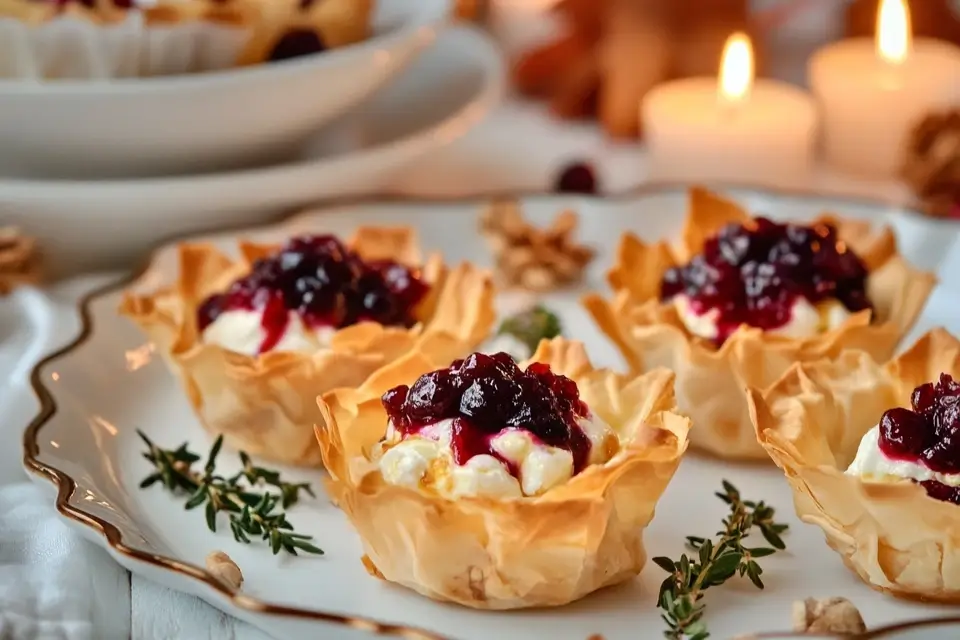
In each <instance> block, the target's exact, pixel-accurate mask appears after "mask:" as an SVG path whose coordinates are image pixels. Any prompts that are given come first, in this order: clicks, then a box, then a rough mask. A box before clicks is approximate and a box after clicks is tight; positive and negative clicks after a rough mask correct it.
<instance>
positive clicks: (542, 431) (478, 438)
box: [382, 353, 590, 475]
mask: <svg viewBox="0 0 960 640" xmlns="http://www.w3.org/2000/svg"><path fill="white" fill-rule="evenodd" d="M382 401H383V406H384V408H385V409H386V410H387V415H388V416H389V418H390V420H391V422H393V425H394V428H396V429H397V430H398V431H400V433H402V434H404V435H408V434H412V433H417V432H419V431H420V430H421V429H422V428H424V427H428V426H430V425H432V424H434V423H436V422H439V421H440V420H446V419H452V420H453V442H452V447H453V457H454V460H455V461H456V462H457V464H465V463H466V462H467V461H468V460H469V459H470V458H472V457H473V456H476V455H480V454H488V455H492V456H494V457H496V458H498V459H499V460H501V461H502V462H504V463H505V464H506V465H507V467H508V468H510V470H511V473H513V474H514V475H516V469H515V468H514V467H513V466H512V465H511V464H510V463H509V462H508V461H506V460H504V459H503V458H502V457H501V456H500V455H499V454H498V453H497V452H496V451H494V450H493V448H492V447H491V444H490V440H491V438H492V437H493V436H495V435H497V434H498V433H500V432H501V431H502V430H503V429H507V428H514V429H523V430H525V431H527V432H529V433H530V434H531V435H532V436H534V437H535V438H536V439H537V440H539V441H540V442H543V443H544V444H546V445H549V446H551V447H557V448H560V449H566V450H567V451H570V453H571V454H573V467H574V473H579V472H580V471H581V470H582V469H583V468H584V467H585V466H586V464H587V460H588V458H589V456H590V440H589V438H587V436H586V434H584V432H583V430H582V429H581V428H580V426H579V425H578V424H577V418H578V417H580V418H582V417H586V416H587V415H588V410H587V406H586V404H584V403H583V401H581V400H580V392H579V391H578V390H577V385H576V383H575V382H574V381H573V380H571V379H570V378H567V377H565V376H561V375H556V374H554V373H553V372H552V371H551V370H550V367H549V366H548V365H545V364H540V363H534V364H531V365H530V366H529V367H527V370H526V371H522V370H521V369H520V368H519V367H518V366H517V365H516V363H515V362H514V361H513V358H511V357H510V356H509V355H507V354H506V353H498V354H496V355H492V356H491V355H485V354H482V353H474V354H472V355H470V356H469V357H468V358H467V359H466V360H457V361H455V362H454V363H453V364H452V365H451V366H450V367H449V368H448V369H440V370H438V371H433V372H430V373H427V374H424V375H422V376H420V378H418V379H417V381H416V382H414V383H413V386H410V387H407V386H406V385H402V386H399V387H396V388H394V389H391V390H390V391H387V392H386V393H385V394H383V399H382Z"/></svg>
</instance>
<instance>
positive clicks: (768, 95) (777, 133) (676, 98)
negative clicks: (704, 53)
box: [641, 34, 817, 187]
mask: <svg viewBox="0 0 960 640" xmlns="http://www.w3.org/2000/svg"><path fill="white" fill-rule="evenodd" d="M641 117H642V119H643V136H644V140H645V141H646V143H647V148H648V151H649V158H650V175H651V178H652V179H654V180H663V181H682V182H690V181H697V182H734V183H744V184H762V185H771V186H786V187H796V186H802V185H804V184H805V183H806V182H807V180H808V179H809V175H810V169H811V158H812V155H813V143H814V139H815V135H816V127H817V116H816V109H815V108H814V104H813V101H812V100H811V99H810V97H809V96H808V95H807V94H806V93H804V92H803V91H801V90H800V89H798V88H796V87H794V86H792V85H788V84H786V83H782V82H776V81H773V80H767V79H760V80H755V79H754V61H753V49H752V48H751V45H750V40H749V38H747V36H745V35H743V34H734V35H733V36H731V37H730V38H729V39H728V40H727V44H726V46H725V47H724V52H723V60H722V61H721V64H720V77H719V81H718V79H717V78H687V79H683V80H675V81H673V82H667V83H664V84H661V85H659V86H657V87H655V88H654V89H653V90H652V91H650V93H649V94H647V96H646V97H645V98H644V100H643V104H642V106H641Z"/></svg>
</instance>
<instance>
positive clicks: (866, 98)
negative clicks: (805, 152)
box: [808, 0, 960, 178]
mask: <svg viewBox="0 0 960 640" xmlns="http://www.w3.org/2000/svg"><path fill="white" fill-rule="evenodd" d="M808 73H809V80H810V88H811V89H812V91H813V93H814V95H815V97H816V99H817V101H818V102H819V103H820V111H821V118H822V122H823V141H822V144H823V152H824V156H825V157H826V160H827V162H829V163H830V164H832V165H834V166H835V167H837V168H838V169H842V170H844V171H849V172H851V173H857V174H860V175H864V176H869V177H877V178H889V177H892V176H893V175H895V174H896V173H897V171H898V169H899V167H900V163H901V161H902V154H903V150H904V145H905V143H906V141H907V137H908V135H909V133H910V130H911V129H912V127H913V126H914V125H915V124H916V123H917V122H918V121H919V120H920V119H921V118H922V117H923V116H924V115H925V114H926V113H928V112H930V111H934V110H938V109H942V108H944V107H949V106H957V105H958V104H960V48H958V47H956V46H954V45H952V44H949V43H947V42H942V41H939V40H932V39H924V38H917V39H916V40H913V39H912V30H911V27H910V11H909V7H908V6H907V4H906V2H905V0H883V2H881V3H880V10H879V12H878V15H877V33H876V37H875V38H874V40H872V41H871V40H870V39H869V38H852V39H849V40H842V41H840V42H837V43H835V44H831V45H828V46H826V47H824V48H823V49H821V50H820V51H818V52H817V53H816V54H815V55H814V56H813V58H812V59H811V60H810V66H809V70H808Z"/></svg>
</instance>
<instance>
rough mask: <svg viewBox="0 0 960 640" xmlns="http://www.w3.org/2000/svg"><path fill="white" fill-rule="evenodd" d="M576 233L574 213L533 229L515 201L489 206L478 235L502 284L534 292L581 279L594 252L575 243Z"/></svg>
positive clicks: (575, 216)
mask: <svg viewBox="0 0 960 640" xmlns="http://www.w3.org/2000/svg"><path fill="white" fill-rule="evenodd" d="M576 229H577V214H575V213H574V212H573V211H563V212H561V213H560V214H559V215H558V216H557V217H556V218H555V219H554V220H553V222H552V223H551V224H550V226H548V227H546V228H538V227H536V226H533V225H531V224H530V223H529V222H527V221H526V220H525V219H524V217H523V214H522V212H521V211H520V205H519V204H518V203H517V202H515V201H502V202H496V203H494V204H492V205H491V206H490V207H489V208H488V209H487V210H486V211H485V212H484V213H483V215H482V217H481V220H480V231H481V233H482V234H483V235H484V237H485V238H486V239H487V243H488V244H489V246H490V249H491V251H492V252H493V256H494V261H495V264H496V269H497V273H498V275H499V276H500V278H501V280H502V281H503V283H504V284H505V285H507V286H510V287H523V288H525V289H530V290H533V291H549V290H551V289H555V288H557V287H561V286H564V285H568V284H572V283H574V282H576V281H578V280H579V279H580V277H581V276H582V274H583V270H584V268H585V267H586V266H587V265H588V264H589V263H590V261H591V260H592V259H593V257H594V251H593V250H592V249H591V248H589V247H586V246H583V245H581V244H578V243H577V242H576V241H575V238H574V235H575V232H576Z"/></svg>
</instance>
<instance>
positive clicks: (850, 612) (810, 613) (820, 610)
mask: <svg viewBox="0 0 960 640" xmlns="http://www.w3.org/2000/svg"><path fill="white" fill-rule="evenodd" d="M793 630H794V631H798V632H800V633H841V634H853V633H863V632H864V631H866V630H867V625H866V624H864V622H863V618H862V617H861V616H860V612H859V611H858V610H857V608H856V607H855V606H853V603H852V602H850V601H849V600H847V599H846V598H820V599H818V598H807V599H806V600H802V601H797V602H794V603H793Z"/></svg>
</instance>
